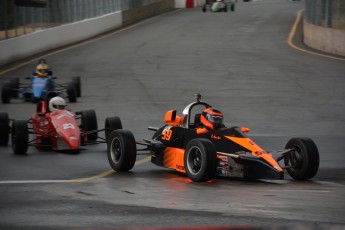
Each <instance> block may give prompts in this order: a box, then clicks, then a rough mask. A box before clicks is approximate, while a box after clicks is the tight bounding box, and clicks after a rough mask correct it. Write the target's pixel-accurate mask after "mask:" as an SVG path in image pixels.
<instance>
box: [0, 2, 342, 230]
mask: <svg viewBox="0 0 345 230" xmlns="http://www.w3.org/2000/svg"><path fill="white" fill-rule="evenodd" d="M303 4H304V2H290V1H285V0H262V1H255V2H249V3H243V2H242V1H241V2H239V3H238V4H237V6H236V7H237V8H236V12H234V13H230V12H229V13H210V12H207V13H205V14H203V13H201V10H200V9H191V10H179V11H175V12H171V13H168V14H164V15H161V16H158V17H155V18H152V19H149V20H147V21H145V22H143V23H141V24H139V25H137V26H135V27H132V28H130V29H128V30H125V31H122V32H119V33H116V34H114V35H111V36H109V37H107V38H104V39H102V40H98V41H95V42H92V43H89V44H87V45H83V46H80V47H76V48H73V49H70V50H67V51H64V52H61V53H57V54H54V55H50V56H47V57H46V58H47V60H48V62H49V64H50V66H51V67H53V71H54V73H55V75H56V76H58V77H59V78H58V82H66V81H68V79H69V77H71V76H76V75H80V76H81V77H82V90H83V92H82V94H83V95H82V98H80V99H79V101H78V103H76V104H69V108H70V109H71V110H73V111H79V110H83V109H90V108H93V109H95V110H96V111H97V116H98V122H99V127H100V128H102V127H103V123H104V119H105V118H106V117H107V116H112V115H118V116H120V117H121V119H122V123H123V126H124V128H125V129H129V130H131V131H132V132H133V133H134V135H135V137H136V138H137V139H142V138H149V137H150V135H151V134H152V133H151V131H148V130H147V127H148V126H161V125H163V122H162V121H163V116H164V113H165V112H166V110H168V109H177V110H178V112H182V109H183V108H184V106H185V105H186V104H187V103H190V102H191V101H193V100H194V94H195V93H197V92H199V93H201V94H202V95H203V99H204V101H206V102H208V103H210V104H212V105H213V106H214V107H216V108H218V109H220V110H222V112H223V113H224V114H225V123H226V124H227V125H228V126H230V125H237V126H246V127H250V128H251V133H250V136H251V137H252V138H253V139H254V140H255V141H256V142H257V143H258V144H259V145H261V146H262V147H264V148H266V149H267V150H270V151H274V150H279V149H282V148H283V147H284V146H285V144H286V142H287V141H288V140H289V139H290V138H291V137H297V136H308V137H310V138H312V139H313V140H314V141H315V142H316V144H317V146H318V148H319V151H320V157H321V163H320V171H319V173H318V174H317V175H316V177H315V178H314V179H313V180H311V181H306V182H298V181H293V180H291V179H290V178H289V177H288V176H287V177H286V180H284V181H241V180H227V179H215V180H213V181H212V182H210V183H191V181H190V180H188V179H187V178H186V177H185V176H184V175H181V174H179V173H176V172H173V171H170V170H167V169H163V168H158V167H156V166H154V165H152V164H151V163H149V162H147V161H146V158H145V156H140V157H138V159H139V161H138V162H139V164H138V165H136V166H135V167H134V169H133V170H132V171H131V172H129V173H112V174H110V175H108V176H106V177H101V176H100V178H91V177H93V176H96V175H99V174H101V173H103V172H107V171H108V170H110V167H109V164H108V162H107V158H106V153H105V151H106V146H105V145H98V146H90V147H88V149H87V150H85V151H83V152H82V153H80V154H78V155H71V154H61V153H55V152H39V151H38V150H36V149H35V148H30V149H29V153H28V155H27V156H15V155H14V154H13V153H12V150H11V148H10V147H1V149H0V152H1V155H0V228H1V229H71V228H75V229H110V228H123V227H139V228H142V227H147V228H152V227H160V226H163V227H167V226H174V227H177V226H188V227H190V226H199V227H200V226H204V227H209V226H222V227H223V228H227V227H230V226H241V228H246V227H249V228H274V227H276V226H280V227H283V228H286V229H300V228H303V229H329V228H331V229H344V228H345V221H344V218H343V212H344V208H345V202H344V198H345V192H344V185H345V183H344V182H345V180H344V179H345V175H344V174H345V173H344V163H345V157H344V154H343V149H345V144H344V140H345V135H344V131H343V130H345V116H344V112H345V102H344V97H345V87H344V86H345V78H344V71H345V64H344V61H341V60H334V59H329V58H325V57H320V56H314V55H311V54H308V53H304V52H301V51H298V50H295V49H292V48H291V47H290V46H288V45H287V42H286V40H287V37H288V35H289V33H290V30H291V27H292V25H293V23H294V20H295V19H296V14H297V11H298V10H299V9H302V8H303ZM297 32H298V31H297ZM296 36H297V38H296V39H295V41H296V42H298V37H299V33H297V35H296ZM298 45H300V46H302V44H298ZM33 67H34V62H32V63H30V64H28V65H26V66H24V67H21V68H18V69H16V70H14V71H11V72H8V73H6V74H4V75H3V76H2V77H1V79H0V81H1V83H3V81H4V80H5V79H6V78H9V77H11V76H18V77H20V78H21V81H25V80H24V77H25V76H28V75H29V74H30V72H31V71H32V68H33ZM0 110H1V111H6V112H8V113H9V114H10V117H11V118H16V119H27V118H28V117H29V116H30V115H31V114H32V113H33V111H34V105H32V104H30V103H23V102H20V101H13V102H12V103H11V104H9V105H4V104H1V105H0ZM80 178H86V179H85V181H82V182H76V181H75V180H76V179H80Z"/></svg>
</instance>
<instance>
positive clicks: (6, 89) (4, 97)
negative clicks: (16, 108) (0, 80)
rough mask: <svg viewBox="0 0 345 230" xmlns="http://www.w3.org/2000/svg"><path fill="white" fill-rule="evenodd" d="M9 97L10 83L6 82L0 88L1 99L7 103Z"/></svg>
mask: <svg viewBox="0 0 345 230" xmlns="http://www.w3.org/2000/svg"><path fill="white" fill-rule="evenodd" d="M10 99H11V85H10V83H9V82H6V83H5V84H3V85H2V88H1V101H2V103H3V104H9V103H10Z"/></svg>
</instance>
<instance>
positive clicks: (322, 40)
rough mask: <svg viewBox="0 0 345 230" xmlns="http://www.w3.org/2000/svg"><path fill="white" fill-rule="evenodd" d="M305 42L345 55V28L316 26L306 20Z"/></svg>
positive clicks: (326, 50) (329, 51)
mask: <svg viewBox="0 0 345 230" xmlns="http://www.w3.org/2000/svg"><path fill="white" fill-rule="evenodd" d="M303 38H304V43H305V44H306V45H308V46H310V47H312V48H314V49H318V50H322V51H325V52H328V53H332V54H337V55H342V56H345V30H337V29H333V28H326V27H322V26H316V25H313V24H310V23H307V22H306V21H304V25H303Z"/></svg>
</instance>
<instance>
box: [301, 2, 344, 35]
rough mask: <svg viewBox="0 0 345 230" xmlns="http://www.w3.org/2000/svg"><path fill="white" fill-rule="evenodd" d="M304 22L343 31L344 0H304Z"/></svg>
mask: <svg viewBox="0 0 345 230" xmlns="http://www.w3.org/2000/svg"><path fill="white" fill-rule="evenodd" d="M305 4H306V7H305V20H306V21H307V22H308V23H311V24H314V25H317V26H323V27H329V28H334V29H345V0H306V3H305Z"/></svg>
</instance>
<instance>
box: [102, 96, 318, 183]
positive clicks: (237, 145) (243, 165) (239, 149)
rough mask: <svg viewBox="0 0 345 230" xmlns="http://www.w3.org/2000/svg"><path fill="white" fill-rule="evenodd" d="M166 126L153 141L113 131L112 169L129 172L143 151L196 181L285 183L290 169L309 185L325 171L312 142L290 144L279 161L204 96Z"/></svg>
mask: <svg viewBox="0 0 345 230" xmlns="http://www.w3.org/2000/svg"><path fill="white" fill-rule="evenodd" d="M165 123H166V124H165V125H164V126H163V127H161V128H154V127H149V130H152V131H155V133H154V134H153V137H152V138H151V139H150V140H142V141H135V138H134V136H133V134H132V133H131V132H130V131H128V130H121V129H119V130H115V131H112V132H111V134H110V136H109V138H108V140H107V141H108V145H107V155H108V160H109V163H110V166H111V167H112V168H113V169H114V170H116V171H128V170H130V169H132V168H133V166H134V163H135V161H136V156H137V152H139V151H143V152H145V153H148V154H150V155H151V162H152V163H154V164H156V165H158V166H162V167H165V168H171V169H174V170H176V171H179V172H182V173H186V174H187V176H188V177H189V178H190V179H191V180H193V181H207V180H210V179H212V178H214V177H216V176H220V177H235V178H244V179H270V180H282V179H284V169H285V170H286V171H287V172H288V174H289V175H290V176H291V177H292V178H294V179H296V180H308V179H310V178H312V177H314V176H315V174H316V173H317V171H318V169H319V152H318V149H317V147H316V145H315V143H314V142H313V141H312V140H311V139H309V138H293V139H290V140H289V141H288V142H287V144H286V146H285V149H284V150H281V151H277V154H278V153H279V154H278V155H279V156H278V157H274V156H273V154H272V153H270V152H268V151H266V150H264V149H263V148H261V147H260V146H258V145H257V144H255V142H254V141H253V140H252V139H251V138H249V137H248V136H247V135H246V134H245V133H247V132H249V129H248V128H244V127H242V128H239V127H225V126H224V124H223V114H222V113H221V112H220V111H219V110H216V109H213V108H212V107H211V105H209V104H207V103H205V102H202V101H201V95H199V94H198V95H197V100H196V101H195V102H192V103H190V104H189V105H187V106H186V107H185V109H184V110H183V112H182V115H181V116H178V115H177V114H176V110H170V111H168V112H166V114H165ZM137 145H141V146H145V148H143V149H137ZM277 154H275V155H277ZM280 161H282V162H284V163H283V164H282V165H280V164H279V163H278V162H280Z"/></svg>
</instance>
